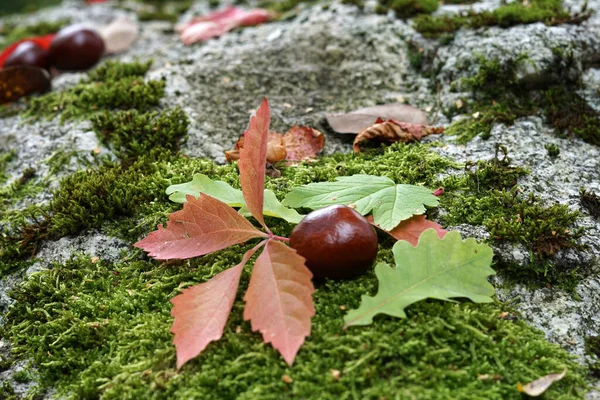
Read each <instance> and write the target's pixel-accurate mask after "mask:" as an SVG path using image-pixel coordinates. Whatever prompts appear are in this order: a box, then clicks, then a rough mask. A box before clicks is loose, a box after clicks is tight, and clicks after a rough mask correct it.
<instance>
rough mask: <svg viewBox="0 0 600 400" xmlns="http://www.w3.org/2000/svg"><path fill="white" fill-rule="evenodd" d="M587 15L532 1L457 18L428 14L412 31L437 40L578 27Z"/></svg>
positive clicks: (557, 1) (552, 1)
mask: <svg viewBox="0 0 600 400" xmlns="http://www.w3.org/2000/svg"><path fill="white" fill-rule="evenodd" d="M589 16H590V13H589V12H587V11H585V10H582V11H581V12H580V13H575V14H571V13H569V11H567V10H566V9H564V8H563V5H562V1H561V0H532V1H527V2H525V1H524V2H521V1H517V2H513V3H509V4H503V5H501V6H500V7H498V8H496V9H494V10H492V11H481V12H475V11H468V12H466V13H461V14H457V15H450V16H449V15H442V16H431V15H428V13H422V14H420V15H417V16H416V17H415V18H414V20H413V22H414V26H415V29H416V30H417V31H419V32H420V33H421V34H422V35H423V36H425V37H427V38H437V37H439V36H440V35H442V34H448V33H453V32H455V31H457V30H458V29H460V28H471V29H476V28H481V27H486V26H500V27H503V28H507V27H510V26H514V25H520V24H531V23H534V22H543V23H545V24H546V25H559V24H564V23H580V22H582V21H584V20H586V19H587V18H588V17H589Z"/></svg>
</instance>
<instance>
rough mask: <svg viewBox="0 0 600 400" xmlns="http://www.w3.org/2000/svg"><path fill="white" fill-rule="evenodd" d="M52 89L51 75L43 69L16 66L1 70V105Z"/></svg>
mask: <svg viewBox="0 0 600 400" xmlns="http://www.w3.org/2000/svg"><path fill="white" fill-rule="evenodd" d="M48 89H50V75H49V74H48V71H46V70H45V69H43V68H37V67H30V66H26V65H16V66H13V67H8V68H2V69H0V104H4V103H10V102H11V101H15V100H17V99H19V98H21V97H23V96H28V95H30V94H34V93H43V92H45V91H47V90H48Z"/></svg>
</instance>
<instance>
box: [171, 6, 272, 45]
mask: <svg viewBox="0 0 600 400" xmlns="http://www.w3.org/2000/svg"><path fill="white" fill-rule="evenodd" d="M270 19H271V14H270V13H269V12H268V11H267V10H263V9H260V8H256V9H253V10H248V11H246V10H243V9H241V8H239V7H227V8H225V9H224V10H221V11H215V12H212V13H210V14H208V15H205V16H203V17H196V18H193V19H192V20H191V21H190V22H187V23H185V24H182V25H178V26H177V27H175V29H176V30H177V31H178V32H180V37H181V40H182V41H183V43H184V44H192V43H195V42H202V41H205V40H208V39H211V38H214V37H218V36H221V35H223V34H225V33H227V32H229V31H230V30H232V29H234V28H237V27H239V26H254V25H259V24H262V23H263V22H267V21H269V20H270Z"/></svg>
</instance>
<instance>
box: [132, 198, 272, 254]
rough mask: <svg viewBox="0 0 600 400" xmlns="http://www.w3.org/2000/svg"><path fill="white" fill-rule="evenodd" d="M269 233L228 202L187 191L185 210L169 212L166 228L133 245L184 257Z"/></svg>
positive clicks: (154, 251)
mask: <svg viewBox="0 0 600 400" xmlns="http://www.w3.org/2000/svg"><path fill="white" fill-rule="evenodd" d="M266 236H267V234H266V233H264V232H261V231H259V230H258V229H256V228H255V227H254V226H252V224H251V223H250V222H249V221H248V220H247V219H246V218H244V217H243V216H241V215H240V214H238V213H237V212H236V211H235V210H234V209H233V208H231V207H229V206H228V205H227V204H225V203H223V202H221V201H219V200H217V199H215V198H213V197H210V196H207V195H202V196H200V197H199V198H198V199H196V198H194V197H193V196H190V195H188V198H187V202H186V203H185V204H184V205H183V210H180V211H176V212H174V213H171V214H170V215H169V221H168V222H167V227H166V228H163V226H162V224H161V225H159V226H158V230H156V231H154V232H151V233H150V234H149V235H148V236H147V237H146V238H144V239H142V240H140V241H139V242H137V243H136V244H134V246H135V247H139V248H141V249H143V250H144V251H147V252H148V254H149V255H150V257H154V258H156V259H157V260H168V259H184V258H191V257H198V256H201V255H204V254H208V253H212V252H214V251H217V250H221V249H224V248H226V247H229V246H233V245H234V244H238V243H243V242H245V241H246V240H249V239H252V238H255V237H266Z"/></svg>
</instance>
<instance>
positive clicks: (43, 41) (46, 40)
mask: <svg viewBox="0 0 600 400" xmlns="http://www.w3.org/2000/svg"><path fill="white" fill-rule="evenodd" d="M54 36H56V35H55V34H54V33H51V34H49V35H44V36H34V37H30V38H27V39H21V40H17V41H16V42H14V43H12V44H11V45H10V46H8V47H7V48H5V49H4V50H3V51H2V53H0V68H2V67H3V66H4V62H5V61H6V59H7V58H8V57H9V56H10V55H11V54H12V52H13V51H15V49H16V48H17V46H18V45H20V44H21V43H23V42H33V43H35V44H37V45H38V46H40V47H41V48H42V49H44V50H48V49H49V48H50V43H51V42H52V39H54Z"/></svg>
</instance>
